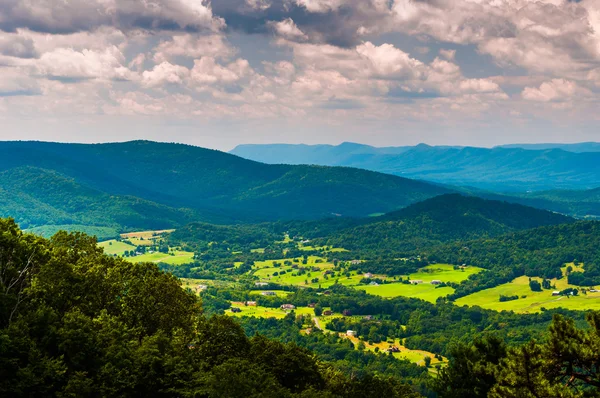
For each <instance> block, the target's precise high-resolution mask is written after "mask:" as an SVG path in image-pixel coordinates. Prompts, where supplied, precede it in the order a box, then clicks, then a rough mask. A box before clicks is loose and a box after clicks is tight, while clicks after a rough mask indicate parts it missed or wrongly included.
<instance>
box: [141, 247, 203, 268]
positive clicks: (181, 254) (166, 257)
mask: <svg viewBox="0 0 600 398" xmlns="http://www.w3.org/2000/svg"><path fill="white" fill-rule="evenodd" d="M171 253H173V255H172V256H171V255H170V254H165V253H159V252H155V253H148V254H142V255H140V256H135V257H129V261H131V262H134V263H144V262H149V263H165V264H171V265H181V264H189V263H193V262H194V253H192V252H186V251H181V250H173V251H171Z"/></svg>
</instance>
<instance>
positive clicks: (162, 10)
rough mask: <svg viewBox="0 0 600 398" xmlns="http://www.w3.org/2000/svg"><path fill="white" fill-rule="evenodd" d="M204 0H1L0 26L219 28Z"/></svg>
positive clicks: (43, 29) (7, 28) (49, 29)
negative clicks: (150, 0)
mask: <svg viewBox="0 0 600 398" xmlns="http://www.w3.org/2000/svg"><path fill="white" fill-rule="evenodd" d="M222 25H223V21H222V20H220V19H218V18H215V17H214V16H213V14H212V10H211V7H210V4H209V3H208V2H207V1H205V0H156V1H152V2H149V1H144V0H119V1H105V0H78V1H63V0H4V1H2V2H1V3H0V29H1V30H4V31H14V30H16V29H18V28H27V29H30V30H33V31H38V32H47V33H72V32H78V31H88V30H94V29H96V28H98V27H101V26H113V27H117V28H119V29H122V30H131V29H153V30H204V29H215V28H220V27H221V26H222Z"/></svg>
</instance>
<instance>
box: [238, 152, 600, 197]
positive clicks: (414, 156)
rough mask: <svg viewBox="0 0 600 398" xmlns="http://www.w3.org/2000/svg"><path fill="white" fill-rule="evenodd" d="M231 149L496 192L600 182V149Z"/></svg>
mask: <svg viewBox="0 0 600 398" xmlns="http://www.w3.org/2000/svg"><path fill="white" fill-rule="evenodd" d="M231 153H233V154H236V155H239V156H243V157H246V158H248V159H252V160H256V161H261V162H265V163H291V164H320V165H335V166H350V167H358V168H362V169H366V170H374V171H378V172H382V173H389V174H394V175H401V176H404V177H408V178H418V179H423V180H428V181H433V182H437V183H443V184H450V185H468V186H473V187H477V188H480V189H489V190H497V191H504V192H506V191H528V190H544V189H546V190H547V189H556V188H561V189H591V188H596V187H598V186H600V152H598V151H597V150H596V151H593V152H571V151H568V150H563V149H561V148H560V147H547V148H546V147H544V148H543V149H538V150H533V149H531V150H530V149H523V148H520V147H495V148H476V147H447V146H429V145H425V144H419V145H417V146H414V147H390V148H375V147H371V146H368V145H360V144H351V143H344V144H341V145H338V146H325V145H316V146H307V145H285V144H280V145H276V146H272V145H264V146H263V145H240V146H238V147H236V148H235V149H233V150H232V151H231Z"/></svg>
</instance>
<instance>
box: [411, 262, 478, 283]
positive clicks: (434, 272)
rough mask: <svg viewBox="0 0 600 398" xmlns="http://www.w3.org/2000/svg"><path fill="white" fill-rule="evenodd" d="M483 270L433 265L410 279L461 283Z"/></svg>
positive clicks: (422, 269) (412, 275) (424, 268)
mask: <svg viewBox="0 0 600 398" xmlns="http://www.w3.org/2000/svg"><path fill="white" fill-rule="evenodd" d="M482 270H483V269H482V268H479V267H471V266H469V267H465V268H461V269H454V266H453V265H450V264H432V265H428V266H427V267H423V268H421V269H420V270H419V272H416V273H414V274H410V275H409V276H410V279H413V280H414V279H420V280H422V281H423V282H431V281H432V280H436V279H437V280H440V281H442V282H455V283H460V282H462V281H464V280H466V279H468V278H469V276H470V275H473V274H476V273H478V272H481V271H482Z"/></svg>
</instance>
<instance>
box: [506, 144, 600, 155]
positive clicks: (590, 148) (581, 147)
mask: <svg viewBox="0 0 600 398" xmlns="http://www.w3.org/2000/svg"><path fill="white" fill-rule="evenodd" d="M496 148H522V149H530V150H534V151H539V150H544V149H562V150H563V151H567V152H575V153H582V152H600V142H579V143H575V144H509V145H499V146H497V147H496Z"/></svg>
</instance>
